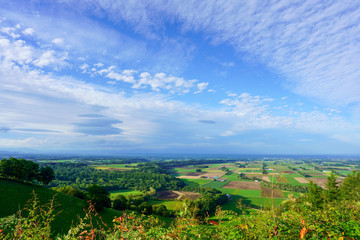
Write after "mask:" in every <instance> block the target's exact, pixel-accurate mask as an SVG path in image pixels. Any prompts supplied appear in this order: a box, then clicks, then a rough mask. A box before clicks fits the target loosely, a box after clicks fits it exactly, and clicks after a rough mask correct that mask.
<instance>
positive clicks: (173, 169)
mask: <svg viewBox="0 0 360 240" xmlns="http://www.w3.org/2000/svg"><path fill="white" fill-rule="evenodd" d="M171 171H173V172H187V173H188V172H196V169H195V168H193V169H189V168H172V169H171ZM201 171H202V172H206V170H205V169H202V170H201Z"/></svg>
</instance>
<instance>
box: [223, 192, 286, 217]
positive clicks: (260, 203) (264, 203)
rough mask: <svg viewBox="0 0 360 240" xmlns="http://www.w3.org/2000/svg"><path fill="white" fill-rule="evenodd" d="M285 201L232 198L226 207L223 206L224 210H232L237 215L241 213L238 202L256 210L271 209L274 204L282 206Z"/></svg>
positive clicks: (260, 198)
mask: <svg viewBox="0 0 360 240" xmlns="http://www.w3.org/2000/svg"><path fill="white" fill-rule="evenodd" d="M284 200H285V199H280V198H274V199H273V200H272V199H271V198H264V197H243V196H232V197H231V199H229V201H228V202H227V203H225V204H224V205H222V209H223V210H232V211H234V212H236V213H241V212H240V210H239V209H238V207H237V206H238V204H239V203H238V202H239V201H240V202H241V204H243V205H245V206H251V207H256V208H259V209H261V208H263V209H264V208H271V206H272V202H274V206H278V205H280V204H281V203H282V202H283V201H284Z"/></svg>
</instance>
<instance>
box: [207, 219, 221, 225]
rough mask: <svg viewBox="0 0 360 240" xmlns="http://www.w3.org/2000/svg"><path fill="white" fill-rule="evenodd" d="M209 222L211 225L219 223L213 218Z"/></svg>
mask: <svg viewBox="0 0 360 240" xmlns="http://www.w3.org/2000/svg"><path fill="white" fill-rule="evenodd" d="M209 223H210V224H212V225H219V224H218V223H217V222H215V221H213V220H210V221H209Z"/></svg>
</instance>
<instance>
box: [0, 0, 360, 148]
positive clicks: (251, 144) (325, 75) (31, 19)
mask: <svg viewBox="0 0 360 240" xmlns="http://www.w3.org/2000/svg"><path fill="white" fill-rule="evenodd" d="M359 59H360V2H359V1H323V0H320V1H316V0H312V1H309V0H301V1H256V0H251V1H250V0H249V1H235V0H234V1H232V0H226V1H219V0H216V1H215V0H214V1H212V0H207V1H198V0H194V1H193V0H187V1H178V0H173V1H172V0H164V1H163V0H154V1H145V0H142V1H140V0H133V1H121V0H119V1H115V0H113V1H110V0H77V1H71V0H58V1H55V0H53V1H50V0H48V1H46V0H43V1H41V0H37V1H31V0H24V1H22V0H13V1H8V0H0V111H1V114H0V150H2V151H34V152H39V153H40V152H42V153H43V152H47V153H62V152H63V153H70V152H71V153H97V154H121V153H132V154H137V153H166V154H169V153H183V154H192V153H193V154H199V153H203V154H359V153H360V94H359V92H360V66H359Z"/></svg>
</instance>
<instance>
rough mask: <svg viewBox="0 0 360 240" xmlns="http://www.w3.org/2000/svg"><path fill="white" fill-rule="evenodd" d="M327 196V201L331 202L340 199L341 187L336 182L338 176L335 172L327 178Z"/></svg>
mask: <svg viewBox="0 0 360 240" xmlns="http://www.w3.org/2000/svg"><path fill="white" fill-rule="evenodd" d="M325 190H326V191H325V196H326V200H327V201H329V202H331V201H334V200H336V199H338V197H339V187H338V183H337V182H336V176H335V172H334V170H333V171H331V174H330V176H329V177H328V178H327V182H326V183H325Z"/></svg>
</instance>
